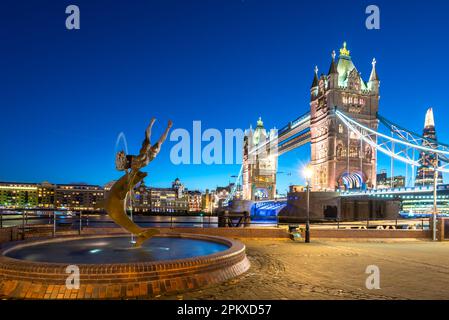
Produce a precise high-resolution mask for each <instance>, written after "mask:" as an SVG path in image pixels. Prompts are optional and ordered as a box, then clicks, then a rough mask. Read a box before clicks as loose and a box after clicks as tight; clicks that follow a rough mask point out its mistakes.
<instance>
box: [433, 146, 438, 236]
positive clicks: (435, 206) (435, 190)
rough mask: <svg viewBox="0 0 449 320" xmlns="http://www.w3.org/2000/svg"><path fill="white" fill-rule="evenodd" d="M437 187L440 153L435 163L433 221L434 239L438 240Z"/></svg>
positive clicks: (436, 156) (436, 155)
mask: <svg viewBox="0 0 449 320" xmlns="http://www.w3.org/2000/svg"><path fill="white" fill-rule="evenodd" d="M437 187H438V154H435V161H434V163H433V219H432V220H433V221H432V229H433V230H432V239H433V241H436V240H437V214H438V207H437Z"/></svg>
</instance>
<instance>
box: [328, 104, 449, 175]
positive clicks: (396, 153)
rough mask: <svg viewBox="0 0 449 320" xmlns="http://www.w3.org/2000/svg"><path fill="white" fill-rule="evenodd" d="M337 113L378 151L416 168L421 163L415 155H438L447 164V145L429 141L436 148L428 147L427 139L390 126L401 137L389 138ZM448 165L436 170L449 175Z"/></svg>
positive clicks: (337, 111) (448, 153)
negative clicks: (424, 153) (425, 140)
mask: <svg viewBox="0 0 449 320" xmlns="http://www.w3.org/2000/svg"><path fill="white" fill-rule="evenodd" d="M335 113H336V115H337V117H338V118H339V119H340V120H341V122H342V123H343V124H344V125H345V126H346V127H347V128H349V130H351V131H352V132H353V133H354V134H355V135H356V136H357V137H358V138H360V139H361V140H363V141H364V142H365V143H367V144H369V145H370V146H371V147H373V148H375V149H376V150H378V151H380V152H382V153H384V154H385V155H387V156H389V157H391V158H394V159H396V160H399V161H401V162H403V163H406V164H409V165H412V166H414V167H419V166H420V163H419V161H417V160H416V159H415V155H416V154H418V155H420V154H421V153H422V152H426V153H433V154H436V155H438V158H439V159H441V160H443V162H446V161H444V160H445V159H447V156H449V148H447V147H446V146H447V145H445V144H440V143H438V142H436V141H434V140H431V139H428V140H431V142H432V144H429V145H431V146H433V145H435V148H432V147H428V146H426V144H425V143H423V141H424V140H423V139H426V138H424V137H421V139H419V135H417V134H415V133H412V132H409V131H407V130H405V129H403V128H401V129H400V130H399V131H398V130H396V129H392V127H391V126H390V125H388V126H387V127H388V128H389V130H391V132H392V133H395V134H397V135H399V137H400V138H395V137H394V135H392V136H388V135H386V134H383V133H381V132H379V131H376V130H374V129H372V128H369V127H367V126H366V125H364V124H361V123H360V122H358V121H355V120H354V119H352V118H350V117H349V116H347V115H345V114H344V113H342V112H341V111H339V110H336V111H335ZM396 128H398V127H396ZM410 151H412V153H413V155H412V156H410ZM415 151H418V152H415ZM448 165H449V163H446V164H444V165H439V166H438V167H437V168H436V170H437V171H439V172H445V173H449V168H447V166H448Z"/></svg>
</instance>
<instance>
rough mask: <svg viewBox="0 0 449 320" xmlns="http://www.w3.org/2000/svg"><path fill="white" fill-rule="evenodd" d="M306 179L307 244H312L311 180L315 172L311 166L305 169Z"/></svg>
mask: <svg viewBox="0 0 449 320" xmlns="http://www.w3.org/2000/svg"><path fill="white" fill-rule="evenodd" d="M303 174H304V178H305V179H306V189H307V223H306V243H310V179H311V178H312V175H313V170H312V168H311V166H310V165H308V166H307V167H305V168H304V172H303Z"/></svg>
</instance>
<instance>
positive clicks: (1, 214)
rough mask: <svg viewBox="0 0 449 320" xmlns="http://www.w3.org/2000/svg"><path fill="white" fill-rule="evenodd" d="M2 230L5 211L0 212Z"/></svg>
mask: <svg viewBox="0 0 449 320" xmlns="http://www.w3.org/2000/svg"><path fill="white" fill-rule="evenodd" d="M0 228H3V210H0Z"/></svg>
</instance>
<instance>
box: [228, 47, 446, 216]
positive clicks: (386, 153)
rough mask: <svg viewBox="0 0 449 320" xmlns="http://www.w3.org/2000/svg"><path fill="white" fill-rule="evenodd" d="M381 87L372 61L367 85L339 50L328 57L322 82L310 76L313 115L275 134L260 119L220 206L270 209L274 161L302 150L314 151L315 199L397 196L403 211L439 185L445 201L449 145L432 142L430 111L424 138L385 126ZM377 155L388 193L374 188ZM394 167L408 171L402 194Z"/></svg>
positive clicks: (273, 195)
mask: <svg viewBox="0 0 449 320" xmlns="http://www.w3.org/2000/svg"><path fill="white" fill-rule="evenodd" d="M379 82H380V81H379V77H378V74H377V70H376V61H375V59H374V60H373V63H372V71H371V75H370V77H369V80H368V81H364V80H363V79H362V77H361V74H360V73H359V72H358V71H357V69H356V67H355V65H354V64H353V62H352V58H351V56H350V52H349V50H348V49H347V48H346V44H344V46H343V48H342V49H340V56H339V58H338V60H336V54H335V52H334V53H333V54H332V61H331V65H330V67H329V71H328V73H327V75H324V74H321V76H319V75H318V69H317V68H316V69H315V74H314V79H313V82H312V86H311V89H310V97H311V99H310V111H308V112H306V113H304V114H303V115H301V116H300V117H298V118H297V119H295V120H294V121H291V122H289V123H288V124H287V125H285V126H283V127H282V128H281V129H280V130H278V131H275V130H273V129H272V130H270V131H267V130H266V129H265V128H264V126H263V122H262V121H261V119H259V121H258V124H257V128H256V129H255V130H252V129H250V130H248V131H247V132H246V133H245V143H244V152H243V154H244V156H243V161H242V167H241V169H240V171H239V174H238V176H237V179H236V183H235V187H234V189H233V190H232V192H231V194H230V195H229V197H228V199H227V201H226V202H225V203H227V204H229V203H230V201H231V200H245V201H252V202H253V203H254V209H255V210H256V209H260V208H264V206H268V207H267V208H270V207H269V206H270V204H268V203H267V201H274V200H275V199H276V198H277V194H276V174H277V161H278V157H279V156H281V155H283V154H285V153H287V152H289V151H291V150H294V149H296V148H300V147H302V146H304V145H306V144H309V145H310V150H311V162H310V166H311V169H312V171H313V175H312V179H311V181H310V186H311V189H312V192H338V193H339V195H340V196H341V197H357V196H359V197H374V198H376V197H381V198H382V197H384V198H395V197H396V198H398V199H401V200H402V201H403V203H404V204H405V203H406V200H407V199H408V198H407V197H410V198H409V199H411V200H412V199H413V200H417V201H418V200H419V199H420V198H416V197H424V196H425V197H429V196H431V197H433V196H432V193H433V185H439V186H438V193H444V194H441V195H440V198H439V199H440V200H443V199H446V198H445V197H447V195H446V193H447V186H446V185H442V183H443V179H442V175H443V173H449V166H448V165H449V145H447V144H444V143H441V142H439V141H437V139H436V133H435V123H434V118H433V111H432V109H429V110H428V112H427V114H426V119H425V128H424V131H423V134H417V133H415V132H414V131H412V130H409V129H407V128H406V127H405V126H402V125H398V124H396V123H394V122H393V121H390V120H388V119H387V118H386V117H384V116H382V115H381V114H379V112H378V109H379ZM379 155H382V156H383V157H385V158H386V159H389V160H387V161H389V162H390V174H391V177H392V178H391V179H390V180H391V186H390V188H387V189H377V162H378V156H379ZM397 164H400V165H401V170H402V169H404V168H405V185H406V186H407V187H406V188H405V187H404V188H399V189H397V188H394V179H393V177H394V174H395V165H396V166H397ZM428 199H429V198H422V200H426V201H427V200H428ZM258 202H260V203H261V204H260V205H259V204H258ZM277 203H280V204H276V205H278V206H281V205H282V204H281V203H282V201H278V202H277ZM284 204H285V201H284ZM272 205H273V206H274V204H272ZM267 210H269V209H267Z"/></svg>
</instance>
